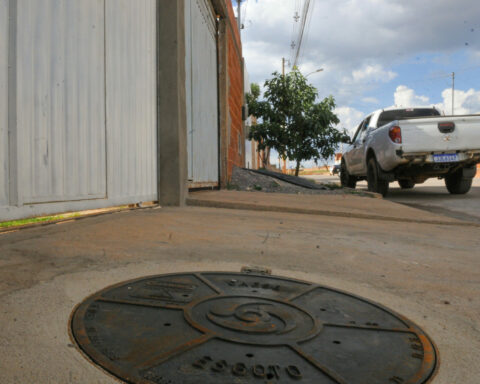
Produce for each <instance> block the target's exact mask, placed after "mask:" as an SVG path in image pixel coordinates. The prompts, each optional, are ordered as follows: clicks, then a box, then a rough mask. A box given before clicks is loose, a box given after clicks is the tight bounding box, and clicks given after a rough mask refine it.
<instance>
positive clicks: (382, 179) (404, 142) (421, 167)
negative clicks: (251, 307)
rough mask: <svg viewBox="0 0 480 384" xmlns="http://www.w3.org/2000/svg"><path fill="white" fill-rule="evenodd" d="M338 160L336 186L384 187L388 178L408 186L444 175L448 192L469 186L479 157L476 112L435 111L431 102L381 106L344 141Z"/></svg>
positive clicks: (384, 190)
mask: <svg viewBox="0 0 480 384" xmlns="http://www.w3.org/2000/svg"><path fill="white" fill-rule="evenodd" d="M348 144H349V145H348V147H347V148H346V150H345V151H344V153H343V157H342V162H341V165H340V180H341V183H342V186H345V187H349V188H355V186H356V183H357V181H358V180H365V179H366V180H367V182H368V189H369V190H370V191H373V192H377V193H381V194H382V195H383V196H385V195H386V194H387V193H388V187H389V183H390V182H392V181H395V180H396V181H398V183H399V185H400V187H401V188H413V186H414V185H415V184H419V183H423V182H424V181H425V180H427V179H428V178H431V177H437V178H440V179H441V178H443V179H445V185H446V187H447V189H448V191H449V192H450V193H452V194H464V193H467V192H468V191H469V190H470V187H471V185H472V179H473V177H474V176H475V173H476V164H477V163H479V162H480V115H464V116H441V114H440V112H439V111H438V110H437V109H435V108H403V109H400V108H386V109H381V110H378V111H375V112H373V113H372V114H370V115H368V116H367V117H366V118H365V119H364V120H363V121H362V122H361V123H360V125H359V126H358V128H357V130H356V132H355V135H354V137H353V139H352V140H351V141H350V142H349V143H348Z"/></svg>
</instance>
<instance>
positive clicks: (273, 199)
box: [187, 191, 480, 227]
mask: <svg viewBox="0 0 480 384" xmlns="http://www.w3.org/2000/svg"><path fill="white" fill-rule="evenodd" d="M187 205H189V206H196V207H209V208H226V209H240V210H252V211H266V212H285V213H299V214H306V215H319V216H333V217H345V218H354V219H365V220H380V221H390V222H402V223H418V224H431V225H454V226H467V227H480V224H478V223H473V222H468V221H461V220H456V219H452V218H449V217H444V216H440V215H436V214H433V213H429V212H425V211H423V210H420V209H416V208H410V207H407V206H405V205H402V204H397V203H392V202H390V201H387V200H383V199H365V198H362V197H358V196H354V195H328V194H325V195H293V194H280V193H263V192H237V191H208V192H205V191H202V192H194V193H191V194H190V196H189V198H188V199H187Z"/></svg>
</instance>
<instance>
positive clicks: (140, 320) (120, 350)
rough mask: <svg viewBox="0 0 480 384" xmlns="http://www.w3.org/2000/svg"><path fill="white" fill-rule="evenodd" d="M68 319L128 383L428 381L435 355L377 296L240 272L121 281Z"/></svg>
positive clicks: (92, 353) (97, 357)
mask: <svg viewBox="0 0 480 384" xmlns="http://www.w3.org/2000/svg"><path fill="white" fill-rule="evenodd" d="M71 326H72V332H73V336H74V338H75V340H76V342H77V343H78V345H79V346H80V348H81V349H82V350H83V351H84V352H85V354H86V355H88V356H89V357H90V358H91V359H92V360H93V361H94V362H95V363H96V364H98V365H100V366H101V367H103V368H104V369H106V370H107V371H109V372H110V373H112V374H113V375H115V376H117V377H118V378H120V379H122V380H124V381H126V382H128V383H155V384H210V383H213V384H217V383H218V384H230V383H238V384H242V383H277V382H279V383H312V384H323V383H349V384H350V383H364V384H375V383H382V384H407V383H410V384H413V383H426V382H428V381H429V379H430V378H431V377H432V376H433V372H434V370H435V366H436V357H437V355H436V350H435V347H434V346H433V344H432V342H431V341H430V340H429V339H428V337H427V336H426V335H425V333H424V332H423V331H422V330H421V329H419V328H418V327H417V326H416V325H415V324H413V323H412V322H411V321H409V320H407V319H405V318H404V317H402V316H400V315H398V314H395V313H393V312H391V311H390V310H388V309H386V308H384V307H382V306H380V305H378V304H375V303H372V302H369V301H367V300H364V299H362V298H359V297H356V296H353V295H350V294H348V293H344V292H340V291H337V290H334V289H330V288H327V287H323V286H319V285H316V284H312V283H308V282H303V281H298V280H292V279H286V278H282V277H274V276H265V275H252V274H242V273H215V272H202V273H186V274H173V275H159V276H151V277H147V278H142V279H137V280H132V281H128V282H124V283H121V284H118V285H115V286H113V287H109V288H107V289H104V290H103V291H100V292H98V293H96V294H94V295H93V296H91V297H89V298H88V299H86V300H85V301H84V302H83V303H81V304H80V305H79V306H78V307H77V309H76V310H75V312H74V314H73V316H72V325H71Z"/></svg>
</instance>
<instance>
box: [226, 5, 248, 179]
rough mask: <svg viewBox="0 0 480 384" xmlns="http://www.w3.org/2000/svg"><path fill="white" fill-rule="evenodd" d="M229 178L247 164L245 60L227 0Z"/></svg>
mask: <svg viewBox="0 0 480 384" xmlns="http://www.w3.org/2000/svg"><path fill="white" fill-rule="evenodd" d="M227 9H228V24H229V25H228V26H227V28H226V29H227V74H228V76H227V87H228V90H227V92H228V119H227V132H226V133H227V146H228V149H227V170H226V171H227V180H230V178H231V175H232V170H233V167H234V166H238V167H243V166H245V134H244V131H243V128H244V124H243V121H242V105H243V103H244V101H243V98H244V95H243V60H242V45H241V41H240V35H239V32H238V28H237V23H236V20H235V15H234V13H233V7H232V1H231V0H227Z"/></svg>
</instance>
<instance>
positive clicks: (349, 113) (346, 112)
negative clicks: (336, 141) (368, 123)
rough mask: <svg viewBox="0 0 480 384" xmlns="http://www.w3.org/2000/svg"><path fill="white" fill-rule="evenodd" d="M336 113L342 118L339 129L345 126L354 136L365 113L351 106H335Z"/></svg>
mask: <svg viewBox="0 0 480 384" xmlns="http://www.w3.org/2000/svg"><path fill="white" fill-rule="evenodd" d="M334 112H335V114H336V115H337V116H338V119H339V120H340V124H338V128H339V129H343V128H345V129H346V130H347V132H348V134H349V135H350V136H353V134H354V133H355V129H356V128H357V126H358V124H360V122H361V121H362V119H363V117H364V116H365V114H364V113H363V112H360V111H358V110H356V109H355V108H351V107H338V108H335V111H334Z"/></svg>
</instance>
